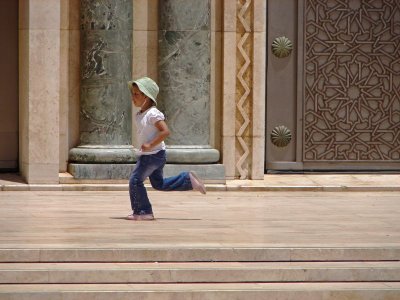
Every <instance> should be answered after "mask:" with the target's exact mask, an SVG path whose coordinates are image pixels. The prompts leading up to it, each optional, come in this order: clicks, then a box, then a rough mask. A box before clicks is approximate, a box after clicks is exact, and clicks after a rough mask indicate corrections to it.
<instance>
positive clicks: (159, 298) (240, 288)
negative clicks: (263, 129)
mask: <svg viewBox="0 0 400 300" xmlns="http://www.w3.org/2000/svg"><path fill="white" fill-rule="evenodd" d="M132 297H135V299H147V300H152V299H156V300H167V299H168V300H169V299H174V300H187V299H254V300H258V299H274V300H303V299H307V300H320V299H324V300H348V299H363V300H377V299H380V300H382V299H390V300H392V299H400V283H399V282H389V283H387V282H378V283H377V282H370V283H241V284H237V283H231V284H100V285H97V284H66V285H64V284H53V285H50V284H47V285H42V284H37V285H0V299H14V300H25V299H29V300H32V299H41V300H54V299H75V300H80V299H82V300H89V299H96V300H103V299H104V300H106V299H107V300H108V299H120V300H125V299H127V300H128V299H129V300H131V299H132Z"/></svg>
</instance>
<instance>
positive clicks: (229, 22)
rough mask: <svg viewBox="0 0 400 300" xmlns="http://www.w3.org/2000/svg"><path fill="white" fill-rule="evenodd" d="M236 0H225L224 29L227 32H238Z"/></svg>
mask: <svg viewBox="0 0 400 300" xmlns="http://www.w3.org/2000/svg"><path fill="white" fill-rule="evenodd" d="M236 6H237V2H236V1H231V0H223V10H224V11H223V27H222V30H223V31H224V32H225V33H226V32H236V22H237V20H236V13H237V12H236V11H237V9H236Z"/></svg>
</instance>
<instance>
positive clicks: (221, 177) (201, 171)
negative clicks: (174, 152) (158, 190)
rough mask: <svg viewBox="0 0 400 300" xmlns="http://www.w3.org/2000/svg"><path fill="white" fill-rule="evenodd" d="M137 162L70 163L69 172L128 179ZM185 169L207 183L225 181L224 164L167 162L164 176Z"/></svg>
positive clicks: (81, 176) (86, 176) (95, 177)
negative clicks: (193, 172)
mask: <svg viewBox="0 0 400 300" xmlns="http://www.w3.org/2000/svg"><path fill="white" fill-rule="evenodd" d="M134 167H135V164H80V163H70V164H69V165H68V172H69V173H70V174H71V175H72V176H73V177H74V179H78V180H79V179H92V180H106V179H113V180H127V179H129V176H130V174H131V172H132V170H133V168H134ZM184 171H195V172H196V173H197V174H198V175H199V176H200V177H201V178H202V179H204V181H205V182H207V183H222V184H224V183H225V167H224V165H222V164H203V165H192V164H168V163H167V164H166V165H165V167H164V177H170V176H174V175H178V174H179V173H180V172H184Z"/></svg>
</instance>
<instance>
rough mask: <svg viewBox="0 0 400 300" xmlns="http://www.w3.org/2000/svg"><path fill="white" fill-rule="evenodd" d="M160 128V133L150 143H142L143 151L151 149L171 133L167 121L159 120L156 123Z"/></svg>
mask: <svg viewBox="0 0 400 300" xmlns="http://www.w3.org/2000/svg"><path fill="white" fill-rule="evenodd" d="M154 126H156V128H157V129H158V135H157V136H156V137H155V138H154V140H152V141H151V142H149V143H146V144H143V145H142V151H151V149H152V148H153V147H154V146H156V145H158V144H159V143H161V142H162V141H164V140H165V139H166V138H167V137H168V136H169V134H170V132H169V129H168V126H167V123H165V121H158V122H156V123H155V124H154Z"/></svg>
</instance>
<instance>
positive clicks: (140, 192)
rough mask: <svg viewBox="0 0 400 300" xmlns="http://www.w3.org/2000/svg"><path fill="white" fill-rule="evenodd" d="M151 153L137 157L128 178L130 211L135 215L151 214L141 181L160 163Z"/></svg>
mask: <svg viewBox="0 0 400 300" xmlns="http://www.w3.org/2000/svg"><path fill="white" fill-rule="evenodd" d="M151 156H152V155H142V156H140V157H139V159H138V161H137V163H136V167H135V169H134V170H133V172H132V174H131V176H130V179H129V196H130V200H131V207H132V211H133V213H134V214H135V215H143V214H152V213H153V210H152V207H151V203H150V200H149V197H148V196H147V191H146V188H145V187H144V184H143V181H144V180H145V179H146V178H147V177H148V176H149V175H150V174H151V173H153V172H154V170H156V169H157V168H158V167H159V165H160V163H159V162H158V161H157V160H154V159H152V157H151Z"/></svg>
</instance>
